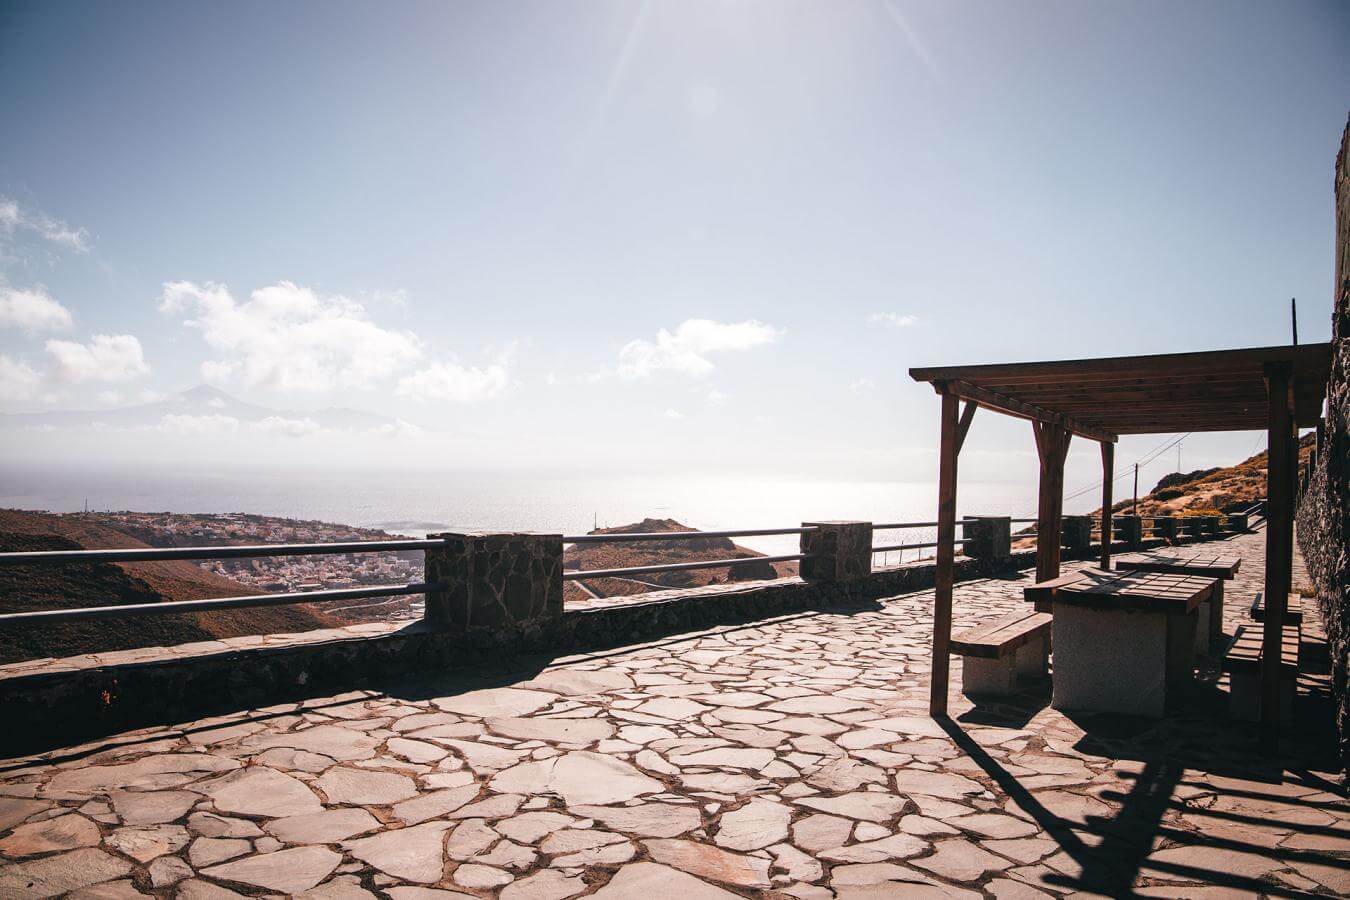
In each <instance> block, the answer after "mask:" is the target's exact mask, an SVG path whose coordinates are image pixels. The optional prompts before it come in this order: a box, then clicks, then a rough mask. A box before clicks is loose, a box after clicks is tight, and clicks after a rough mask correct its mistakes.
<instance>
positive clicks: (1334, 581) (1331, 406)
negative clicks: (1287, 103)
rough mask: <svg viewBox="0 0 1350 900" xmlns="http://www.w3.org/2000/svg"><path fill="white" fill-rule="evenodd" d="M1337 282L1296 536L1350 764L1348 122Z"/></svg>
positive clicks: (1339, 166)
mask: <svg viewBox="0 0 1350 900" xmlns="http://www.w3.org/2000/svg"><path fill="white" fill-rule="evenodd" d="M1335 284H1336V303H1335V310H1334V314H1333V316H1332V327H1331V340H1332V360H1331V378H1330V381H1329V382H1328V384H1327V417H1326V422H1325V424H1324V426H1323V428H1322V429H1321V431H1320V440H1319V445H1318V448H1317V464H1316V465H1315V466H1314V467H1313V470H1312V471H1311V472H1310V473H1309V476H1308V484H1307V488H1306V489H1305V490H1304V492H1303V494H1302V496H1301V497H1300V498H1299V505H1298V544H1299V549H1300V550H1301V551H1302V552H1303V559H1304V560H1305V562H1306V563H1307V565H1308V574H1309V575H1310V576H1311V577H1312V580H1313V585H1314V587H1315V588H1316V589H1317V599H1318V604H1319V606H1320V607H1321V611H1322V621H1323V622H1324V623H1325V625H1326V630H1327V643H1328V645H1329V646H1330V649H1331V663H1332V690H1333V692H1334V694H1335V702H1336V723H1337V726H1338V728H1339V730H1340V741H1341V758H1342V759H1343V760H1344V761H1345V762H1346V763H1347V764H1350V686H1348V685H1347V668H1350V546H1348V545H1347V542H1350V124H1348V125H1347V126H1346V130H1345V134H1344V136H1343V137H1342V139H1341V151H1340V154H1339V155H1338V156H1337V158H1336V282H1335Z"/></svg>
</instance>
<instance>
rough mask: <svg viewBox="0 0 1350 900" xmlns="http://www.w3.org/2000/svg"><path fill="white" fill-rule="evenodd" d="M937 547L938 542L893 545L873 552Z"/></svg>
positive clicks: (960, 541) (958, 541)
mask: <svg viewBox="0 0 1350 900" xmlns="http://www.w3.org/2000/svg"><path fill="white" fill-rule="evenodd" d="M973 540H974V539H973V538H957V539H956V540H955V541H952V543H954V544H969V543H971V542H972V541H973ZM937 545H938V544H937V541H932V542H931V543H927V544H891V545H889V546H886V547H873V548H872V552H873V553H890V552H891V551H893V550H927V549H930V548H932V547H936V546H937Z"/></svg>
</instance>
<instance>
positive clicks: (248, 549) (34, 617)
mask: <svg viewBox="0 0 1350 900" xmlns="http://www.w3.org/2000/svg"><path fill="white" fill-rule="evenodd" d="M1263 509H1264V505H1263V503H1257V504H1255V505H1254V506H1252V507H1251V508H1250V509H1249V510H1247V512H1246V515H1249V516H1250V515H1259V514H1260V513H1261V511H1262V510H1263ZM974 521H976V520H975V519H973V518H962V519H958V520H957V521H956V524H957V525H959V526H961V527H963V528H964V527H965V526H966V525H968V524H970V523H972V522H974ZM1009 522H1010V524H1014V525H1017V524H1033V523H1035V522H1037V520H1036V519H1030V518H1021V519H1010V520H1009ZM937 525H938V523H937V522H932V521H929V522H882V523H878V524H874V525H873V526H872V531H873V532H874V533H875V532H878V531H902V530H905V529H913V528H936V527H937ZM816 530H817V527H816V526H813V525H802V526H800V527H795V528H748V529H738V530H724V531H662V532H632V533H627V534H625V533H622V532H613V533H607V534H574V535H563V536H562V543H563V544H564V545H567V544H572V545H584V544H606V543H631V542H639V541H640V542H675V541H693V540H705V539H712V538H734V537H768V536H783V535H804V534H809V533H811V532H813V531H816ZM1143 530H1144V531H1145V532H1156V531H1158V530H1160V528H1159V526H1158V525H1157V524H1156V522H1155V523H1154V524H1153V525H1152V526H1150V527H1147V528H1144V529H1143ZM1011 537H1012V540H1014V541H1019V540H1026V539H1029V538H1036V537H1037V535H1036V532H1035V531H1030V532H1022V533H1014V534H1012V535H1011ZM1099 539H1100V535H1099ZM971 542H972V539H971V538H964V537H962V538H957V539H956V540H955V541H954V543H955V544H956V545H957V546H961V545H964V544H968V543H971ZM444 545H445V541H444V540H443V539H440V538H423V539H406V540H386V541H343V542H334V543H324V544H251V545H224V546H214V547H150V548H137V549H126V550H46V551H36V552H29V551H25V552H14V553H0V566H6V565H9V566H14V565H79V564H95V563H143V562H170V561H179V560H187V561H198V560H216V559H244V558H249V557H262V556H317V555H336V554H354V553H390V552H399V551H415V550H421V551H425V550H430V549H434V548H438V547H442V546H444ZM938 546H939V544H938V542H937V541H915V542H901V543H895V544H883V545H879V546H873V547H872V548H870V549H871V553H872V554H878V553H893V552H897V551H898V552H900V553H901V560H902V562H903V560H904V555H903V554H904V551H906V550H931V549H935V548H937V547H938ZM810 558H811V554H808V553H787V554H779V555H771V556H747V557H734V558H729V559H713V560H696V561H691V562H676V563H659V564H652V565H642V566H624V567H621V568H614V569H590V570H586V569H566V570H564V572H563V575H562V577H563V580H565V581H580V580H589V579H599V578H625V577H628V576H632V575H651V574H661V573H666V572H682V571H692V570H698V569H721V568H732V567H737V566H748V565H754V564H756V563H760V564H773V563H785V562H800V561H802V560H805V559H810ZM447 588H448V585H446V584H444V583H442V582H411V583H406V584H391V585H380V586H371V587H357V588H334V589H323V590H311V591H296V592H290V593H280V594H254V595H248V596H240V597H217V598H210V599H203V600H180V601H170V602H165V603H137V604H127V605H121V606H99V607H87V608H78V609H52V610H39V611H34V612H17V613H0V627H3V626H7V625H16V624H36V623H57V622H70V621H87V620H98V619H111V618H119V617H134V616H147V615H164V614H168V613H191V612H206V611H213V610H228V609H244V608H250V607H267V606H285V605H290V604H299V603H323V602H328V601H339V600H366V599H374V598H379V597H401V596H410V595H415V594H426V593H429V592H436V591H443V590H446V589H447Z"/></svg>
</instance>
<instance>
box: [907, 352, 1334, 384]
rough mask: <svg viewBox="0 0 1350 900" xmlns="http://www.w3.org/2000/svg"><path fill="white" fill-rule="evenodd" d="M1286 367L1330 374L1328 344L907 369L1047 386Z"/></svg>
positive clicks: (920, 377)
mask: <svg viewBox="0 0 1350 900" xmlns="http://www.w3.org/2000/svg"><path fill="white" fill-rule="evenodd" d="M1276 362H1288V363H1290V364H1292V365H1293V366H1294V369H1295V371H1296V372H1297V374H1299V375H1303V374H1304V373H1305V372H1306V373H1312V372H1315V371H1316V370H1317V369H1319V368H1323V369H1325V370H1326V371H1330V369H1331V345H1330V344H1301V345H1299V346H1296V347H1295V346H1287V345H1286V346H1280V347H1248V348H1242V349H1238V350H1208V351H1202V352H1199V353H1160V354H1153V355H1148V356H1116V357H1104V358H1101V359H1060V360H1047V361H1043V362H1026V363H995V364H992V365H979V366H925V367H917V368H913V369H910V370H909V374H910V377H912V378H913V379H914V380H915V381H957V380H964V381H983V382H992V381H996V380H997V381H1003V382H1010V383H1013V382H1018V381H1029V382H1031V383H1033V384H1047V383H1050V382H1053V381H1070V382H1071V381H1075V380H1083V379H1090V378H1117V379H1118V378H1126V377H1138V378H1155V379H1156V378H1158V377H1160V376H1161V377H1168V376H1171V375H1206V374H1210V375H1229V374H1234V373H1242V372H1249V373H1251V374H1252V375H1253V376H1254V375H1255V374H1256V373H1257V372H1258V371H1260V369H1261V367H1262V366H1263V365H1265V364H1266V363H1276Z"/></svg>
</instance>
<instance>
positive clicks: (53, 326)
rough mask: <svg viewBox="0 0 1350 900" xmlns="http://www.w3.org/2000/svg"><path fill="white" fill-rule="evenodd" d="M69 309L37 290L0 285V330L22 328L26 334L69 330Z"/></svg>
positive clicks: (38, 288)
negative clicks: (24, 289) (22, 289)
mask: <svg viewBox="0 0 1350 900" xmlns="http://www.w3.org/2000/svg"><path fill="white" fill-rule="evenodd" d="M73 321H74V319H73V318H72V317H71V315H70V310H68V309H66V308H65V307H64V306H62V305H61V304H60V303H58V302H57V301H55V300H53V299H52V298H51V295H49V294H48V293H47V292H46V290H44V289H43V288H41V287H37V288H34V289H32V290H30V291H21V290H17V289H16V288H10V287H5V286H3V285H0V328H22V329H23V330H24V331H27V332H29V333H32V332H37V331H59V330H61V329H63V328H69V327H70V326H71V324H72V323H73Z"/></svg>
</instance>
